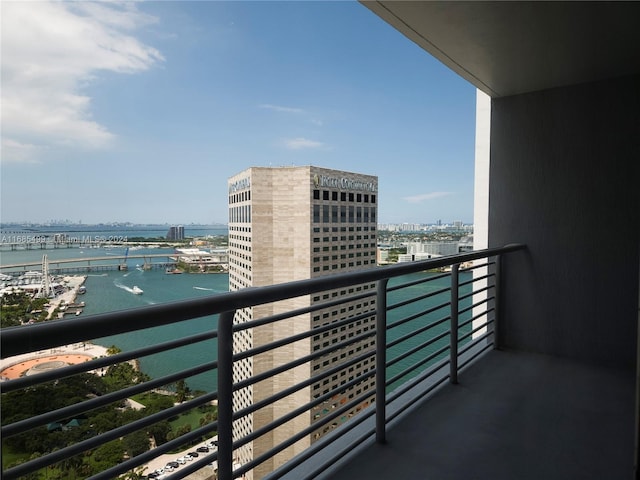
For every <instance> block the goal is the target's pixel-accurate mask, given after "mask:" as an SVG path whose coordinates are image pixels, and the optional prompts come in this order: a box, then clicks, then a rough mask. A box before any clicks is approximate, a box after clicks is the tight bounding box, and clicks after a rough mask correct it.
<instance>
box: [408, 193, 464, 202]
mask: <svg viewBox="0 0 640 480" xmlns="http://www.w3.org/2000/svg"><path fill="white" fill-rule="evenodd" d="M449 195H453V192H431V193H421V194H419V195H412V196H410V197H403V198H402V199H403V200H406V201H407V202H409V203H422V202H425V201H428V200H433V199H435V198H441V197H447V196H449Z"/></svg>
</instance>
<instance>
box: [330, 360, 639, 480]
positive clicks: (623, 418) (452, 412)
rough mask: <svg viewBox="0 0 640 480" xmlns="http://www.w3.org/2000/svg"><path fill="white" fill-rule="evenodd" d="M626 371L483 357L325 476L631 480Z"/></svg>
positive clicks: (629, 377) (631, 399)
mask: <svg viewBox="0 0 640 480" xmlns="http://www.w3.org/2000/svg"><path fill="white" fill-rule="evenodd" d="M634 408H635V386H634V375H633V372H627V371H618V370H613V369H607V368H602V367H598V366H588V365H584V364H581V363H576V362H573V361H570V360H565V359H560V358H555V357H550V356H544V355H537V354H528V353H519V352H512V351H492V352H490V353H488V354H487V355H486V356H484V357H483V358H482V359H480V360H479V361H478V362H476V363H474V364H473V365H471V366H470V367H469V368H467V369H466V370H464V371H463V372H462V373H461V374H460V376H459V384H458V385H447V386H445V387H444V388H442V389H441V390H439V391H438V392H436V393H435V394H434V395H433V396H432V397H431V398H430V399H429V400H428V401H426V402H423V403H422V404H420V405H419V406H418V407H416V408H415V409H414V410H412V411H410V413H408V414H407V415H406V416H404V417H402V418H400V419H398V420H397V422H396V423H395V424H392V425H390V426H389V428H388V430H387V443H386V444H384V445H379V444H373V445H372V444H369V445H368V446H366V448H364V449H362V450H361V451H359V452H358V453H357V454H355V456H354V457H353V458H350V459H345V462H344V463H342V462H338V463H337V464H336V465H335V467H336V468H335V469H331V471H327V472H326V478H331V479H332V480H354V479H393V480H409V479H411V480H415V479H434V480H447V479H452V480H453V479H455V480H458V479H480V480H482V479H504V480H514V479H518V480H522V479H532V480H540V479H545V480H550V479H598V480H601V479H631V478H632V477H633V451H634V450H633V445H634V423H635V419H634Z"/></svg>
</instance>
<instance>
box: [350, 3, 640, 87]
mask: <svg viewBox="0 0 640 480" xmlns="http://www.w3.org/2000/svg"><path fill="white" fill-rule="evenodd" d="M362 3H363V4H364V5H365V6H366V7H367V8H369V9H370V10H372V11H373V12H374V13H375V14H377V15H378V16H380V17H381V18H382V19H383V20H385V21H386V22H388V23H389V24H390V25H392V26H393V27H395V28H396V29H397V30H399V31H400V32H401V33H403V34H404V35H405V36H407V37H408V38H409V39H411V40H412V41H414V42H415V43H417V44H418V45H419V46H421V47H422V48H424V49H425V50H426V51H428V52H429V53H431V54H432V55H433V56H434V57H436V58H437V59H439V60H440V61H442V62H443V63H444V64H445V65H447V66H448V67H450V68H451V69H453V70H454V71H455V72H457V73H458V74H460V75H461V76H462V77H464V78H465V79H467V80H468V81H469V82H471V83H472V84H473V85H475V86H476V87H478V88H479V89H480V90H482V91H484V92H485V93H487V94H488V95H490V96H492V97H502V96H508V95H515V94H520V93H526V92H532V91H536V90H544V89H548V88H554V87H561V86H565V85H572V84H578V83H585V82H591V81H597V80H603V79H606V78H615V77H620V76H625V75H630V74H637V73H640V28H638V19H639V18H640V2H611V3H610V2H418V1H393V0H391V1H389V0H382V1H367V0H364V1H362Z"/></svg>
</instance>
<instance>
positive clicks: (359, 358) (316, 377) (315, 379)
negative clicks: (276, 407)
mask: <svg viewBox="0 0 640 480" xmlns="http://www.w3.org/2000/svg"><path fill="white" fill-rule="evenodd" d="M374 353H375V352H374V351H373V350H372V351H370V352H364V353H361V354H360V355H358V356H356V357H353V358H352V359H349V360H348V361H345V362H343V363H340V364H339V365H336V366H334V367H332V368H330V369H327V370H324V371H322V372H321V373H320V374H318V375H314V376H312V377H309V378H308V379H306V380H304V381H302V382H299V383H297V384H295V385H292V386H291V387H288V388H286V389H284V390H281V391H280V392H278V393H277V394H274V395H271V396H269V397H267V398H265V399H263V400H261V401H259V402H256V403H254V404H253V405H251V406H250V407H246V408H245V409H244V410H242V411H243V412H244V411H245V410H246V411H247V412H246V413H244V414H243V415H239V412H237V413H238V418H239V417H241V416H245V415H248V414H249V413H253V412H255V411H257V410H260V409H261V408H264V407H266V406H267V405H269V404H271V403H273V402H274V401H277V400H281V399H282V398H284V397H287V396H289V395H291V394H293V393H295V392H297V391H298V390H301V389H302V388H305V387H308V386H311V385H313V384H314V383H317V382H319V381H320V380H322V379H324V378H326V377H328V376H331V375H333V374H334V373H338V372H341V371H342V370H344V369H345V368H348V367H350V366H351V365H355V364H356V363H358V362H362V361H364V360H366V359H367V358H369V357H372V356H373V355H374ZM307 362H308V360H307V361H305V362H302V363H301V364H304V363H307ZM296 366H297V365H296ZM278 373H282V372H280V371H279V372H278ZM271 376H273V375H269V376H266V377H265V376H263V375H262V374H260V375H255V376H253V377H251V378H249V379H247V380H243V381H241V382H238V383H236V384H235V385H234V386H233V389H234V390H241V389H243V388H246V387H248V386H250V385H253V384H255V383H258V382H259V381H263V380H266V379H268V378H270V377H271ZM358 378H360V377H358ZM235 419H236V418H235V417H234V420H235Z"/></svg>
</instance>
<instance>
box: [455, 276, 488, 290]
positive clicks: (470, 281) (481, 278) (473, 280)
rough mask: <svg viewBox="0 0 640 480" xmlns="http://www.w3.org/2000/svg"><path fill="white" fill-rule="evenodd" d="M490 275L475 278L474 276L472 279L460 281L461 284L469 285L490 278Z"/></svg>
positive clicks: (463, 285)
mask: <svg viewBox="0 0 640 480" xmlns="http://www.w3.org/2000/svg"><path fill="white" fill-rule="evenodd" d="M490 277H491V275H482V276H481V277H475V278H472V279H471V280H467V281H464V282H460V286H461V287H466V286H467V285H473V284H474V283H476V282H479V281H481V280H488V279H489V278H490ZM489 286H490V287H492V286H493V285H489Z"/></svg>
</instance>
